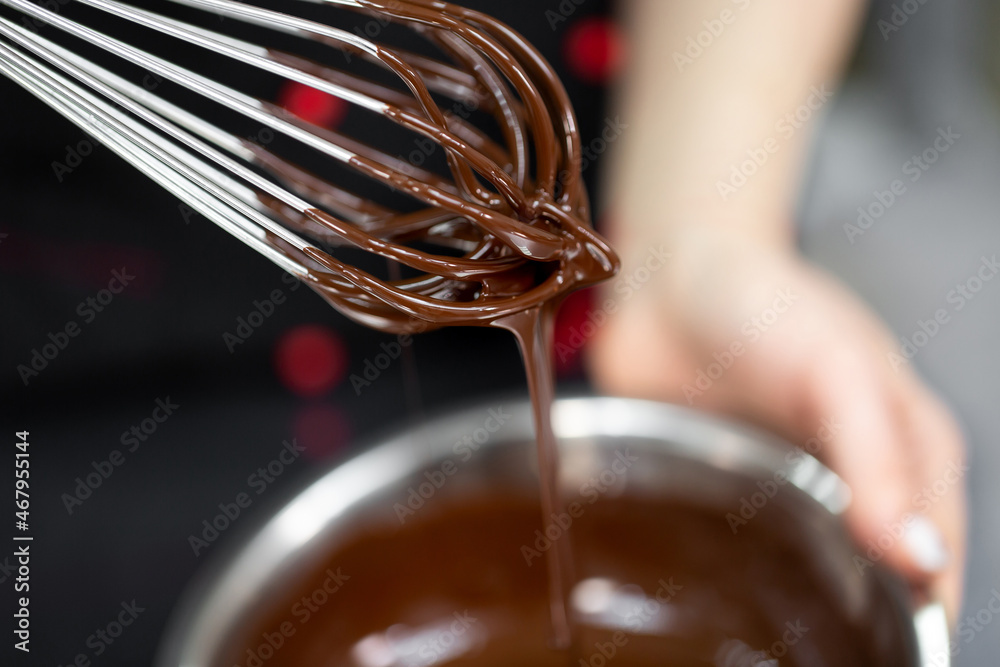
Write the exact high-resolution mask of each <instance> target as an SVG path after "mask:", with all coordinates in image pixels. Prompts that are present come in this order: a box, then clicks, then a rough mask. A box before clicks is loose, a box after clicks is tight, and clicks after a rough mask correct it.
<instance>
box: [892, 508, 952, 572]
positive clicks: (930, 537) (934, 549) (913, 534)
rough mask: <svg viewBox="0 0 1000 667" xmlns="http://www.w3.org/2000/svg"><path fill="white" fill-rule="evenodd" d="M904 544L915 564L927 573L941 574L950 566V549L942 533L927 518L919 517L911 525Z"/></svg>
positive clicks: (907, 530) (904, 537)
mask: <svg viewBox="0 0 1000 667" xmlns="http://www.w3.org/2000/svg"><path fill="white" fill-rule="evenodd" d="M903 543H904V544H905V545H906V549H907V550H908V551H909V552H910V558H912V559H913V562H914V563H916V564H917V566H918V567H919V568H920V569H922V570H924V571H925V572H939V571H941V570H942V569H944V566H945V565H947V564H948V549H947V548H946V547H945V545H944V538H943V537H942V536H941V531H939V530H938V529H937V527H936V526H935V525H934V524H933V523H931V522H930V520H929V519H927V518H926V517H922V516H920V517H917V518H915V519H914V520H913V521H912V522H911V523H910V525H909V526H908V527H907V528H906V535H904V536H903Z"/></svg>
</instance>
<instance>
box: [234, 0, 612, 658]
mask: <svg viewBox="0 0 1000 667" xmlns="http://www.w3.org/2000/svg"><path fill="white" fill-rule="evenodd" d="M361 5H362V6H363V8H364V10H365V11H368V12H372V13H375V14H376V15H378V16H380V17H388V18H390V19H391V20H393V21H394V22H396V23H400V24H404V25H407V26H409V27H411V28H413V29H414V30H416V31H417V32H419V33H420V34H421V35H423V36H424V37H425V38H426V39H427V40H429V41H430V42H432V43H433V44H435V45H436V46H437V47H438V49H439V50H440V51H441V52H443V53H444V54H445V55H446V56H447V57H448V58H449V59H450V62H444V61H438V60H433V59H431V58H428V57H426V56H418V55H416V54H413V53H411V52H406V51H402V50H399V49H389V48H385V47H381V46H379V47H377V48H376V49H375V50H374V51H372V50H365V49H358V48H355V47H354V46H352V45H351V44H348V43H346V42H343V43H334V44H332V45H333V46H336V47H337V48H341V49H346V50H350V51H352V54H353V55H356V56H358V57H359V58H362V59H365V60H368V61H370V62H373V63H376V64H378V65H381V66H383V67H386V68H388V69H389V70H391V71H392V72H393V73H394V74H396V75H397V76H398V77H399V78H400V79H401V80H402V81H403V82H404V83H405V84H406V87H407V88H408V90H409V92H410V95H406V94H403V93H402V92H399V91H398V90H395V89H390V88H388V87H384V86H382V85H380V84H376V83H373V82H372V81H369V80H365V79H361V78H358V77H356V76H355V75H353V74H349V73H347V72H343V71H340V70H336V69H332V68H329V67H325V66H321V65H319V64H317V63H314V62H311V61H307V60H305V59H302V58H300V57H297V56H292V55H289V54H285V53H280V52H277V51H271V53H270V55H271V56H272V57H273V58H275V59H278V60H279V61H281V62H284V63H286V64H289V65H292V66H295V67H297V68H299V69H301V70H304V71H307V72H310V73H312V74H315V75H319V76H322V77H324V78H325V79H327V80H328V81H332V82H335V83H338V84H340V85H343V86H345V87H348V88H352V89H355V90H361V91H363V92H364V93H365V94H367V95H369V96H371V97H373V98H376V99H378V100H380V101H382V102H384V104H385V112H384V116H385V117H386V118H388V119H389V120H391V121H393V122H395V123H397V124H398V125H401V126H403V127H404V128H407V129H409V130H411V131H413V132H415V133H417V134H419V135H422V136H423V137H426V138H427V139H430V140H431V141H433V142H435V143H436V144H437V145H438V146H440V147H441V148H442V149H443V151H444V154H445V155H446V157H447V166H448V170H449V173H450V177H451V178H450V179H449V178H445V177H443V176H441V175H439V174H436V173H433V172H431V171H428V170H425V169H423V168H421V167H417V166H414V165H412V164H409V163H406V162H404V161H403V160H400V159H398V158H395V157H392V156H390V155H388V154H386V153H384V152H382V151H379V150H378V149H375V148H373V147H371V146H367V145H365V144H363V143H361V142H358V141H356V140H354V139H352V138H349V137H346V136H343V135H341V134H339V133H337V132H334V131H329V130H321V129H319V128H315V127H313V126H309V129H310V131H312V132H315V133H316V134H318V135H320V136H321V137H322V138H323V139H325V140H326V141H329V142H330V143H333V144H335V145H338V146H340V147H342V148H344V149H346V150H348V151H350V152H351V153H352V154H353V155H354V157H353V158H352V159H351V160H350V162H349V166H350V167H352V168H353V169H355V170H356V171H358V172H360V173H361V174H364V175H366V176H368V177H370V178H371V179H373V180H375V181H377V182H379V183H382V184H384V185H387V186H390V187H392V188H394V189H396V190H397V191H401V192H405V193H406V194H408V195H410V196H411V197H413V198H414V199H416V200H417V201H418V202H420V203H421V204H422V205H423V208H421V209H420V210H418V211H416V212H406V213H403V212H398V211H392V210H390V209H388V208H386V207H384V206H382V205H380V204H376V203H374V202H372V201H370V200H368V199H365V198H363V197H359V196H357V195H355V194H353V193H351V192H348V191H346V190H344V189H342V188H340V187H338V186H336V185H334V184H332V183H329V182H327V181H325V180H322V179H320V178H318V177H317V176H315V175H313V174H311V173H308V172H306V171H305V170H303V169H301V168H300V167H298V166H296V165H294V164H291V163H290V162H288V161H286V160H284V159H283V158H281V157H279V156H277V155H276V154H274V153H271V152H269V151H268V150H266V149H264V148H262V147H260V146H257V145H255V144H252V143H249V142H248V143H247V148H248V149H250V150H251V151H252V152H253V154H254V155H255V156H256V162H257V164H258V165H260V166H261V167H263V168H265V169H266V170H268V171H270V173H272V174H273V175H274V176H275V177H276V178H277V179H278V180H280V181H281V182H282V184H283V185H285V186H286V187H288V188H289V189H290V190H292V191H293V192H295V193H296V194H298V195H300V196H302V197H303V198H305V199H307V200H310V201H313V202H316V203H317V205H322V206H323V207H324V208H325V209H327V210H328V211H330V212H332V213H333V214H335V215H332V214H331V213H329V212H327V211H326V210H320V209H319V208H315V209H309V210H306V211H293V210H290V208H289V207H288V206H286V205H284V204H282V203H281V202H278V201H275V200H273V199H270V198H264V197H262V199H261V200H262V201H263V202H264V203H265V204H266V205H268V206H269V207H270V208H271V210H272V211H273V212H274V214H275V215H276V216H277V217H279V218H280V219H281V220H282V221H283V222H284V223H285V224H286V225H287V226H288V227H289V228H291V229H293V230H295V231H296V232H299V233H301V234H303V235H304V236H306V237H310V238H314V239H318V240H321V241H323V242H325V243H327V244H329V245H332V246H337V245H347V246H353V247H356V248H360V249H362V250H365V251H368V252H370V253H373V254H377V255H381V256H382V257H385V258H386V259H388V260H390V261H393V262H397V263H399V264H400V265H403V266H406V267H409V268H410V269H413V270H416V271H417V272H420V273H421V275H420V276H418V277H416V278H408V279H398V280H381V279H379V278H377V277H375V276H374V275H371V274H370V273H367V272H365V271H363V270H361V269H359V268H357V267H355V266H352V265H350V264H348V263H346V262H343V261H340V260H338V259H336V258H334V257H333V256H332V255H331V254H329V253H328V252H325V251H323V250H321V249H320V248H305V249H297V248H295V247H293V246H291V245H290V244H287V243H284V242H283V241H282V240H281V239H279V238H277V237H276V236H274V237H271V238H270V240H271V242H272V243H273V244H274V245H275V246H276V247H278V248H280V249H281V250H283V251H284V252H285V253H286V254H287V255H288V256H289V257H291V258H293V259H294V260H296V261H297V262H299V263H301V264H303V265H305V266H307V267H310V275H309V276H308V279H307V280H308V282H309V284H310V285H311V287H312V288H313V289H315V290H316V291H317V292H318V293H320V294H321V295H322V296H323V297H324V298H325V299H326V300H327V301H328V302H329V303H330V304H332V305H333V306H334V307H335V308H336V309H337V310H339V311H341V312H342V313H344V314H346V315H347V316H348V317H351V318H353V319H354V320H356V321H358V322H360V323H362V324H365V325H368V326H371V327H373V328H376V329H380V330H382V331H386V332H393V333H413V332H419V331H428V330H431V329H435V328H438V327H442V326H456V325H464V326H494V327H501V328H504V329H507V330H509V331H511V332H512V333H513V334H514V336H515V337H516V339H517V341H518V344H519V345H520V349H521V353H522V357H523V359H524V365H525V370H526V375H527V379H528V385H529V389H530V393H531V397H532V401H533V403H534V419H535V431H536V438H537V443H538V444H537V447H538V465H539V476H540V491H541V498H542V502H541V510H542V517H543V522H548V521H550V520H551V517H553V516H555V515H558V514H560V513H561V511H562V509H561V502H560V498H559V490H558V483H557V481H558V479H559V456H558V449H557V445H556V439H555V436H554V434H553V431H552V425H551V417H550V410H551V405H552V400H553V391H554V380H553V368H552V363H551V346H552V330H553V317H554V314H555V312H556V309H557V307H558V305H559V303H561V301H562V299H563V298H564V297H565V296H566V295H567V294H568V293H569V292H570V291H572V290H575V289H579V288H581V287H585V286H588V285H593V284H595V283H597V282H600V281H602V280H606V279H607V278H609V277H611V276H612V275H614V274H615V273H616V272H617V270H618V259H617V257H616V256H615V254H614V252H613V251H612V249H611V248H610V247H609V246H608V244H607V243H606V242H605V241H604V240H603V239H601V238H600V237H599V236H597V235H596V234H595V233H594V232H593V230H592V229H591V227H590V211H589V204H588V200H587V195H586V192H585V190H584V188H583V185H582V178H581V173H580V172H581V169H580V164H581V146H580V137H579V131H578V128H577V123H576V118H575V116H574V113H573V110H572V107H571V105H570V102H569V98H568V96H567V94H566V92H565V90H564V89H563V87H562V85H561V83H560V81H559V79H558V77H557V76H556V74H555V72H554V71H553V70H552V68H551V67H550V66H549V65H548V63H546V62H545V60H544V59H543V58H542V56H541V55H540V54H539V53H538V52H537V51H536V50H535V49H534V48H533V47H532V46H531V45H530V44H528V43H527V42H526V41H525V40H524V38H522V37H521V36H520V35H518V34H517V33H515V32H514V31H513V30H511V29H510V28H508V27H507V26H505V25H503V24H501V23H499V22H498V21H496V20H494V19H492V18H490V17H489V16H486V15H484V14H482V13H478V12H474V11H470V10H467V9H464V8H461V7H458V6H455V5H449V4H446V3H441V2H435V1H432V0H408V1H400V0H361ZM432 93H436V94H437V95H439V96H440V95H443V96H447V97H450V98H452V99H455V100H457V101H461V102H462V103H463V104H465V105H466V106H468V104H469V103H470V101H471V102H473V103H474V104H475V107H476V108H477V109H478V110H479V111H480V112H483V113H485V114H489V115H492V117H493V119H494V120H495V122H496V125H497V127H498V128H499V130H500V134H501V135H502V137H503V139H502V143H501V144H498V143H496V142H495V141H493V140H492V139H490V138H489V136H488V134H487V133H486V132H484V131H482V130H480V129H478V128H477V127H476V126H475V125H473V124H472V123H471V122H469V121H467V120H466V119H465V118H463V117H462V116H461V115H458V114H454V113H445V112H444V111H442V110H441V108H440V107H439V106H438V103H437V102H436V101H435V98H434V97H433V95H432ZM415 243H419V244H420V249H418V248H417V247H415V245H414V244H415ZM435 246H437V247H440V248H442V250H443V252H440V253H435V252H429V251H427V250H426V248H428V247H435ZM445 251H446V252H445ZM456 251H458V252H456ZM456 255H459V256H456ZM546 557H547V560H548V574H549V577H548V580H549V589H550V611H551V622H552V632H553V644H554V645H555V646H556V647H558V648H563V649H565V648H567V647H569V646H570V644H571V641H572V626H571V622H570V619H569V616H568V614H567V611H566V595H567V591H568V589H569V585H570V582H571V581H572V577H573V564H572V553H571V550H570V544H569V541H568V540H565V539H564V540H557V542H556V545H555V547H554V548H553V549H551V550H549V551H548V552H547V554H546Z"/></svg>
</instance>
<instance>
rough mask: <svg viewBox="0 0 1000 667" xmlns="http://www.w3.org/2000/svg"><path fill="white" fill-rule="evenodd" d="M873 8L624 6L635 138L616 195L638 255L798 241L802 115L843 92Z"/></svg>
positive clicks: (614, 173) (803, 3) (806, 1)
mask: <svg viewBox="0 0 1000 667" xmlns="http://www.w3.org/2000/svg"><path fill="white" fill-rule="evenodd" d="M862 8H863V2H862V1H861V0H795V1H785V2H778V1H777V0H708V1H695V0H624V7H623V9H624V12H625V18H626V30H627V31H628V44H629V49H630V54H631V65H632V66H631V67H630V71H629V75H628V77H627V78H626V80H625V82H624V85H623V87H622V89H621V90H620V91H619V94H618V96H617V100H616V107H617V108H616V109H615V112H616V113H619V112H620V115H621V118H622V120H623V121H624V122H625V123H627V124H628V129H627V131H626V132H625V134H624V135H623V138H622V140H621V141H620V142H619V144H618V145H617V146H616V147H615V153H614V157H613V159H612V163H611V165H610V169H609V174H608V176H609V180H608V184H609V185H608V188H609V189H608V192H607V193H606V194H607V195H608V201H609V204H610V208H609V212H610V214H611V215H610V218H611V221H612V223H611V224H612V226H611V229H610V230H609V232H610V234H611V236H612V237H613V239H614V240H615V241H616V242H618V243H619V244H620V245H621V246H622V247H623V250H624V251H625V252H626V254H627V253H628V252H629V250H628V248H629V247H633V246H646V245H648V244H649V243H656V242H667V243H670V244H674V245H676V244H677V243H684V242H685V239H686V238H687V237H688V236H690V235H692V234H694V235H697V236H704V235H705V234H709V235H713V234H725V235H731V236H735V237H738V238H743V239H745V240H755V241H760V242H763V243H767V244H787V243H789V242H790V240H791V233H790V227H791V225H790V223H791V214H792V206H793V205H794V199H795V194H796V190H797V188H798V185H799V174H800V173H801V171H802V167H803V162H804V159H805V153H806V149H807V147H808V142H809V139H810V136H809V135H810V132H809V130H810V128H811V126H812V125H813V123H809V122H807V123H804V124H803V123H801V122H800V119H801V117H802V115H804V111H802V112H800V114H802V115H800V117H799V118H798V119H797V118H795V116H794V114H795V112H796V111H797V110H799V109H800V108H801V107H802V106H803V105H806V108H809V105H810V104H812V106H813V107H817V106H820V105H821V104H822V103H823V102H822V100H821V99H820V98H822V97H824V94H820V93H818V92H817V91H823V86H826V89H825V90H826V91H832V90H833V87H834V85H835V83H836V81H837V79H838V76H839V72H840V70H841V69H842V66H843V64H844V60H845V57H846V55H847V54H848V52H849V50H850V47H851V43H852V36H853V34H854V32H855V29H856V24H857V21H858V18H859V16H860V13H861V10H862ZM706 21H707V22H709V24H710V25H707V26H706V23H705V22H706ZM713 29H714V32H715V33H717V34H713V32H712V30H713ZM699 33H703V34H701V35H699ZM699 36H700V37H701V44H699V43H698V39H699ZM709 36H710V37H711V40H710V39H709ZM689 38H693V40H694V43H695V44H697V45H698V46H697V47H696V46H692V45H691V42H690V41H689ZM689 47H690V48H689ZM699 48H700V49H701V51H700V53H699V50H698V49H699ZM810 111H811V112H812V114H811V115H813V116H815V113H816V110H815V109H810ZM788 114H793V115H792V117H791V118H789V117H788ZM748 151H751V152H752V153H750V152H748ZM762 151H763V152H762ZM755 158H756V159H755ZM748 160H751V161H752V163H751V164H744V163H746V162H747V161H748ZM765 160H766V161H765ZM762 161H763V164H758V163H760V162H762ZM734 168H735V169H736V170H737V171H736V172H735V173H734V171H733V170H734ZM748 172H750V173H748ZM741 176H742V177H743V178H745V182H744V181H743V178H741ZM626 260H627V257H626Z"/></svg>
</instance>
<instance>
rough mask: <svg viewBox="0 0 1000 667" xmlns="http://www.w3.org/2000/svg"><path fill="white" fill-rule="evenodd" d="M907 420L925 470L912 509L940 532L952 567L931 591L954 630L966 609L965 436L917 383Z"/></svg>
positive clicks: (906, 395)
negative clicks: (962, 607)
mask: <svg viewBox="0 0 1000 667" xmlns="http://www.w3.org/2000/svg"><path fill="white" fill-rule="evenodd" d="M902 399H903V405H902V416H903V419H904V420H905V424H906V427H907V432H906V435H907V438H906V440H907V445H908V447H909V449H910V450H911V451H910V456H911V457H912V458H913V459H914V460H916V461H918V462H919V463H920V464H921V465H920V467H919V468H918V470H917V475H916V476H915V478H914V492H913V497H912V502H913V505H914V506H915V507H916V508H917V510H918V511H919V512H921V513H922V514H923V516H925V517H926V518H927V520H928V521H929V522H930V523H931V524H933V525H934V526H935V527H936V528H937V530H938V531H939V532H940V534H941V537H942V540H943V543H944V547H945V550H946V551H947V553H948V557H949V558H948V561H947V563H946V564H945V565H944V567H943V568H942V569H941V571H940V572H937V573H935V574H934V575H933V576H932V578H931V580H930V582H929V588H930V590H931V593H932V594H933V596H934V597H935V598H936V599H939V600H941V601H942V602H943V603H944V606H945V609H946V611H947V612H948V618H949V619H950V620H951V621H952V624H953V625H954V623H955V621H956V620H957V618H958V613H959V610H960V608H961V596H962V588H963V580H964V569H965V568H964V566H965V549H966V532H967V525H966V523H967V518H966V484H967V479H968V470H969V468H968V465H967V461H966V455H965V447H964V443H963V439H962V435H961V432H960V431H959V429H958V427H957V425H956V424H955V421H954V419H953V418H952V416H951V414H950V413H949V412H948V410H947V408H945V407H944V405H942V404H941V402H940V401H939V400H938V399H937V398H936V397H934V396H932V395H931V394H930V393H929V392H927V391H926V390H925V389H924V388H923V387H922V386H920V385H919V383H918V382H917V381H916V380H915V379H914V380H912V381H907V383H906V386H904V388H903V395H902Z"/></svg>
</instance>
